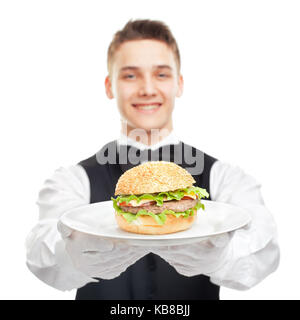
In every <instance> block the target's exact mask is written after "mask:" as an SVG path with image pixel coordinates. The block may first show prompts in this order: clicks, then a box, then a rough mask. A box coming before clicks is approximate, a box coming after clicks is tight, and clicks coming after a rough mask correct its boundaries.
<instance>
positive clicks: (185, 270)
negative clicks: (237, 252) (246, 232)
mask: <svg viewBox="0 0 300 320" xmlns="http://www.w3.org/2000/svg"><path fill="white" fill-rule="evenodd" d="M231 236H232V234H230V233H223V234H220V235H217V236H213V237H209V238H205V239H202V240H201V241H199V242H196V243H192V244H185V245H174V246H165V247H155V248H152V249H151V251H152V252H153V253H155V254H157V255H159V256H161V257H162V258H163V259H164V260H166V261H167V262H168V263H169V264H170V265H171V266H173V267H174V268H175V269H176V271H177V272H178V273H181V274H183V275H185V276H188V277H191V276H195V275H199V274H205V275H209V274H210V273H212V272H215V271H216V270H218V269H220V268H221V267H222V266H223V265H224V264H225V263H226V262H227V261H228V259H229V256H230V246H229V242H230V239H231Z"/></svg>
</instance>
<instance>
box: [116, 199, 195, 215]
mask: <svg viewBox="0 0 300 320" xmlns="http://www.w3.org/2000/svg"><path fill="white" fill-rule="evenodd" d="M197 201H198V200H197V199H184V200H171V201H165V202H164V203H163V205H162V206H160V207H159V206H157V205H156V204H150V205H143V206H140V207H131V206H122V207H121V208H122V210H123V211H125V212H130V213H138V212H139V210H141V209H144V210H147V211H150V212H152V213H161V212H163V211H164V210H166V209H167V210H173V211H174V212H184V211H186V210H188V209H191V208H193V207H195V205H196V204H197Z"/></svg>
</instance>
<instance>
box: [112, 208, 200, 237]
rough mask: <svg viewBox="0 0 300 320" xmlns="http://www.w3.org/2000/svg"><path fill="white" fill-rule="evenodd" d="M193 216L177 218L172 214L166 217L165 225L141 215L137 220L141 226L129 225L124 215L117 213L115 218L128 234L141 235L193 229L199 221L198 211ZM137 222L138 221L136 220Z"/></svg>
mask: <svg viewBox="0 0 300 320" xmlns="http://www.w3.org/2000/svg"><path fill="white" fill-rule="evenodd" d="M194 211H195V213H194V215H193V216H189V217H188V218H183V217H182V216H180V217H178V218H177V217H175V216H174V215H172V214H167V215H166V221H165V223H164V224H163V225H160V224H158V223H157V222H156V221H155V220H154V219H153V218H152V217H151V216H147V215H141V216H139V217H138V218H137V220H138V222H139V223H141V224H140V225H137V224H134V223H129V222H127V221H126V219H125V218H124V217H123V216H122V215H118V214H117V213H116V212H115V218H116V221H117V224H118V226H119V227H120V228H121V229H122V230H125V231H127V232H132V233H140V234H168V233H174V232H178V231H183V230H186V229H188V228H190V227H191V225H192V224H193V223H194V222H195V220H196V219H197V210H196V209H195V210H194ZM135 221H136V220H135Z"/></svg>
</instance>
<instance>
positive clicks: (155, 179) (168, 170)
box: [115, 161, 196, 195]
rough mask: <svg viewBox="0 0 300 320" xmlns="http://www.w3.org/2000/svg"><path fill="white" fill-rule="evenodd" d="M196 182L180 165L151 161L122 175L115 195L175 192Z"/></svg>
mask: <svg viewBox="0 0 300 320" xmlns="http://www.w3.org/2000/svg"><path fill="white" fill-rule="evenodd" d="M195 182H196V181H195V180H194V178H193V177H192V175H191V174H190V173H189V172H188V171H187V170H185V169H183V168H182V167H180V166H179V165H177V164H176V163H173V162H167V161H150V162H145V163H143V164H141V165H138V166H136V167H133V168H131V169H129V170H128V171H126V172H125V173H123V174H122V176H121V177H120V178H119V180H118V183H117V185H116V189H115V195H121V194H123V195H125V194H126V195H128V194H136V195H138V194H143V193H156V192H166V191H174V190H177V189H183V188H187V187H191V186H192V185H193V183H195Z"/></svg>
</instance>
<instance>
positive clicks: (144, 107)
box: [137, 104, 160, 110]
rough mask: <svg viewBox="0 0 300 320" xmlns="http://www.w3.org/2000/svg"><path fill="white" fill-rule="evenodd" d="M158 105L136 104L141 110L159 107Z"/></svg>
mask: <svg viewBox="0 0 300 320" xmlns="http://www.w3.org/2000/svg"><path fill="white" fill-rule="evenodd" d="M159 107H160V105H156V104H155V105H148V106H137V108H139V109H142V110H152V109H157V108H159Z"/></svg>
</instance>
